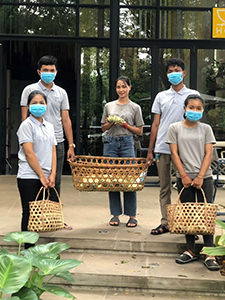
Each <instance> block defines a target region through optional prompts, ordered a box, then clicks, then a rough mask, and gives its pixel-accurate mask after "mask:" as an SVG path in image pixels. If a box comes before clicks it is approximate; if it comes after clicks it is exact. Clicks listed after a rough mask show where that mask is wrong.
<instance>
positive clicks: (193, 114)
mask: <svg viewBox="0 0 225 300" xmlns="http://www.w3.org/2000/svg"><path fill="white" fill-rule="evenodd" d="M202 114H203V112H202V111H194V110H187V111H186V113H185V116H186V118H187V119H188V120H189V121H191V122H196V121H199V120H200V119H201V118H202Z"/></svg>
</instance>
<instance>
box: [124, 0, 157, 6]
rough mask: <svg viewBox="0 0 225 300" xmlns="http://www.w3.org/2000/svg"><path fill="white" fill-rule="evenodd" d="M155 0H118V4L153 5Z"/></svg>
mask: <svg viewBox="0 0 225 300" xmlns="http://www.w3.org/2000/svg"><path fill="white" fill-rule="evenodd" d="M156 1H157V0H120V5H138V6H141V5H155V3H156Z"/></svg>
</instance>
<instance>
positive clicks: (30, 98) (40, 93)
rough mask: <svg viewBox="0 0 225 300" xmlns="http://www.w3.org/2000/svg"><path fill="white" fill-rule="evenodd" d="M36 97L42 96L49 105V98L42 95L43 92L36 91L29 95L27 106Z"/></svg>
mask: <svg viewBox="0 0 225 300" xmlns="http://www.w3.org/2000/svg"><path fill="white" fill-rule="evenodd" d="M35 95H41V96H42V97H43V98H44V99H45V102H46V104H47V97H46V96H45V94H44V93H42V92H41V91H38V90H35V91H33V92H31V93H30V94H29V96H28V99H27V105H29V104H30V102H31V100H32V99H33V98H34V96H35Z"/></svg>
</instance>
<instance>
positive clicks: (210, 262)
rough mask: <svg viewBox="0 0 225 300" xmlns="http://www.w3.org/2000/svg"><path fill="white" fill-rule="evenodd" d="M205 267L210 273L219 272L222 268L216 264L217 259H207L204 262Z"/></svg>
mask: <svg viewBox="0 0 225 300" xmlns="http://www.w3.org/2000/svg"><path fill="white" fill-rule="evenodd" d="M204 265H205V266H206V268H207V269H208V270H210V271H219V269H220V266H219V265H218V263H217V262H216V260H215V258H211V257H207V258H206V259H205V261H204Z"/></svg>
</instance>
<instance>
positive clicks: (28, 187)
mask: <svg viewBox="0 0 225 300" xmlns="http://www.w3.org/2000/svg"><path fill="white" fill-rule="evenodd" d="M17 186H18V189H19V193H20V199H21V205H22V220H21V230H22V231H27V226H28V221H29V216H30V211H29V201H34V200H35V199H36V196H37V193H38V192H39V190H40V188H41V187H42V183H41V181H40V180H39V179H21V178H17ZM50 195H51V200H54V201H58V199H57V197H56V195H55V192H52V189H51V191H50ZM42 198H43V194H42V192H41V193H40V195H39V197H38V199H42ZM32 246H34V245H33V244H25V249H27V248H29V247H32Z"/></svg>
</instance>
